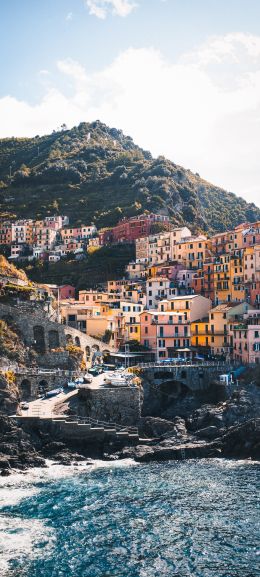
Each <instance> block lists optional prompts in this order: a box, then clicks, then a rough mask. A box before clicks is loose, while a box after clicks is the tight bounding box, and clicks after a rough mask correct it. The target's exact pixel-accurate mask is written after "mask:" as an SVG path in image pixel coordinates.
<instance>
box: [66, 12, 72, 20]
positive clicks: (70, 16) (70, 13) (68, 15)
mask: <svg viewBox="0 0 260 577" xmlns="http://www.w3.org/2000/svg"><path fill="white" fill-rule="evenodd" d="M72 16H73V13H72V12H68V14H66V17H65V20H67V22H69V21H70V20H72Z"/></svg>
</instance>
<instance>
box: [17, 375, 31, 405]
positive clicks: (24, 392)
mask: <svg viewBox="0 0 260 577" xmlns="http://www.w3.org/2000/svg"><path fill="white" fill-rule="evenodd" d="M20 389H21V399H22V401H29V399H30V397H31V383H30V381H29V380H28V379H23V380H22V382H21V384H20Z"/></svg>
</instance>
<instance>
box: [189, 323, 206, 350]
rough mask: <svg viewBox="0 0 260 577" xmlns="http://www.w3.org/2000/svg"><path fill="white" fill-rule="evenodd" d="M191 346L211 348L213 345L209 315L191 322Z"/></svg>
mask: <svg viewBox="0 0 260 577" xmlns="http://www.w3.org/2000/svg"><path fill="white" fill-rule="evenodd" d="M191 346H192V347H198V348H200V347H202V348H209V347H210V346H211V335H210V324H209V317H208V316H206V317H204V318H203V319H199V320H196V321H193V322H192V323H191Z"/></svg>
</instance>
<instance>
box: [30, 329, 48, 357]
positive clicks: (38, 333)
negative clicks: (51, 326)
mask: <svg viewBox="0 0 260 577" xmlns="http://www.w3.org/2000/svg"><path fill="white" fill-rule="evenodd" d="M33 338H34V348H35V350H36V351H37V353H40V354H44V353H45V335H44V328H43V327H42V326H41V325H35V326H34V327H33Z"/></svg>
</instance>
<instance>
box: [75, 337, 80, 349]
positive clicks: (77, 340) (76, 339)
mask: <svg viewBox="0 0 260 577" xmlns="http://www.w3.org/2000/svg"><path fill="white" fill-rule="evenodd" d="M75 345H76V347H79V348H80V339H79V337H75Z"/></svg>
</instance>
